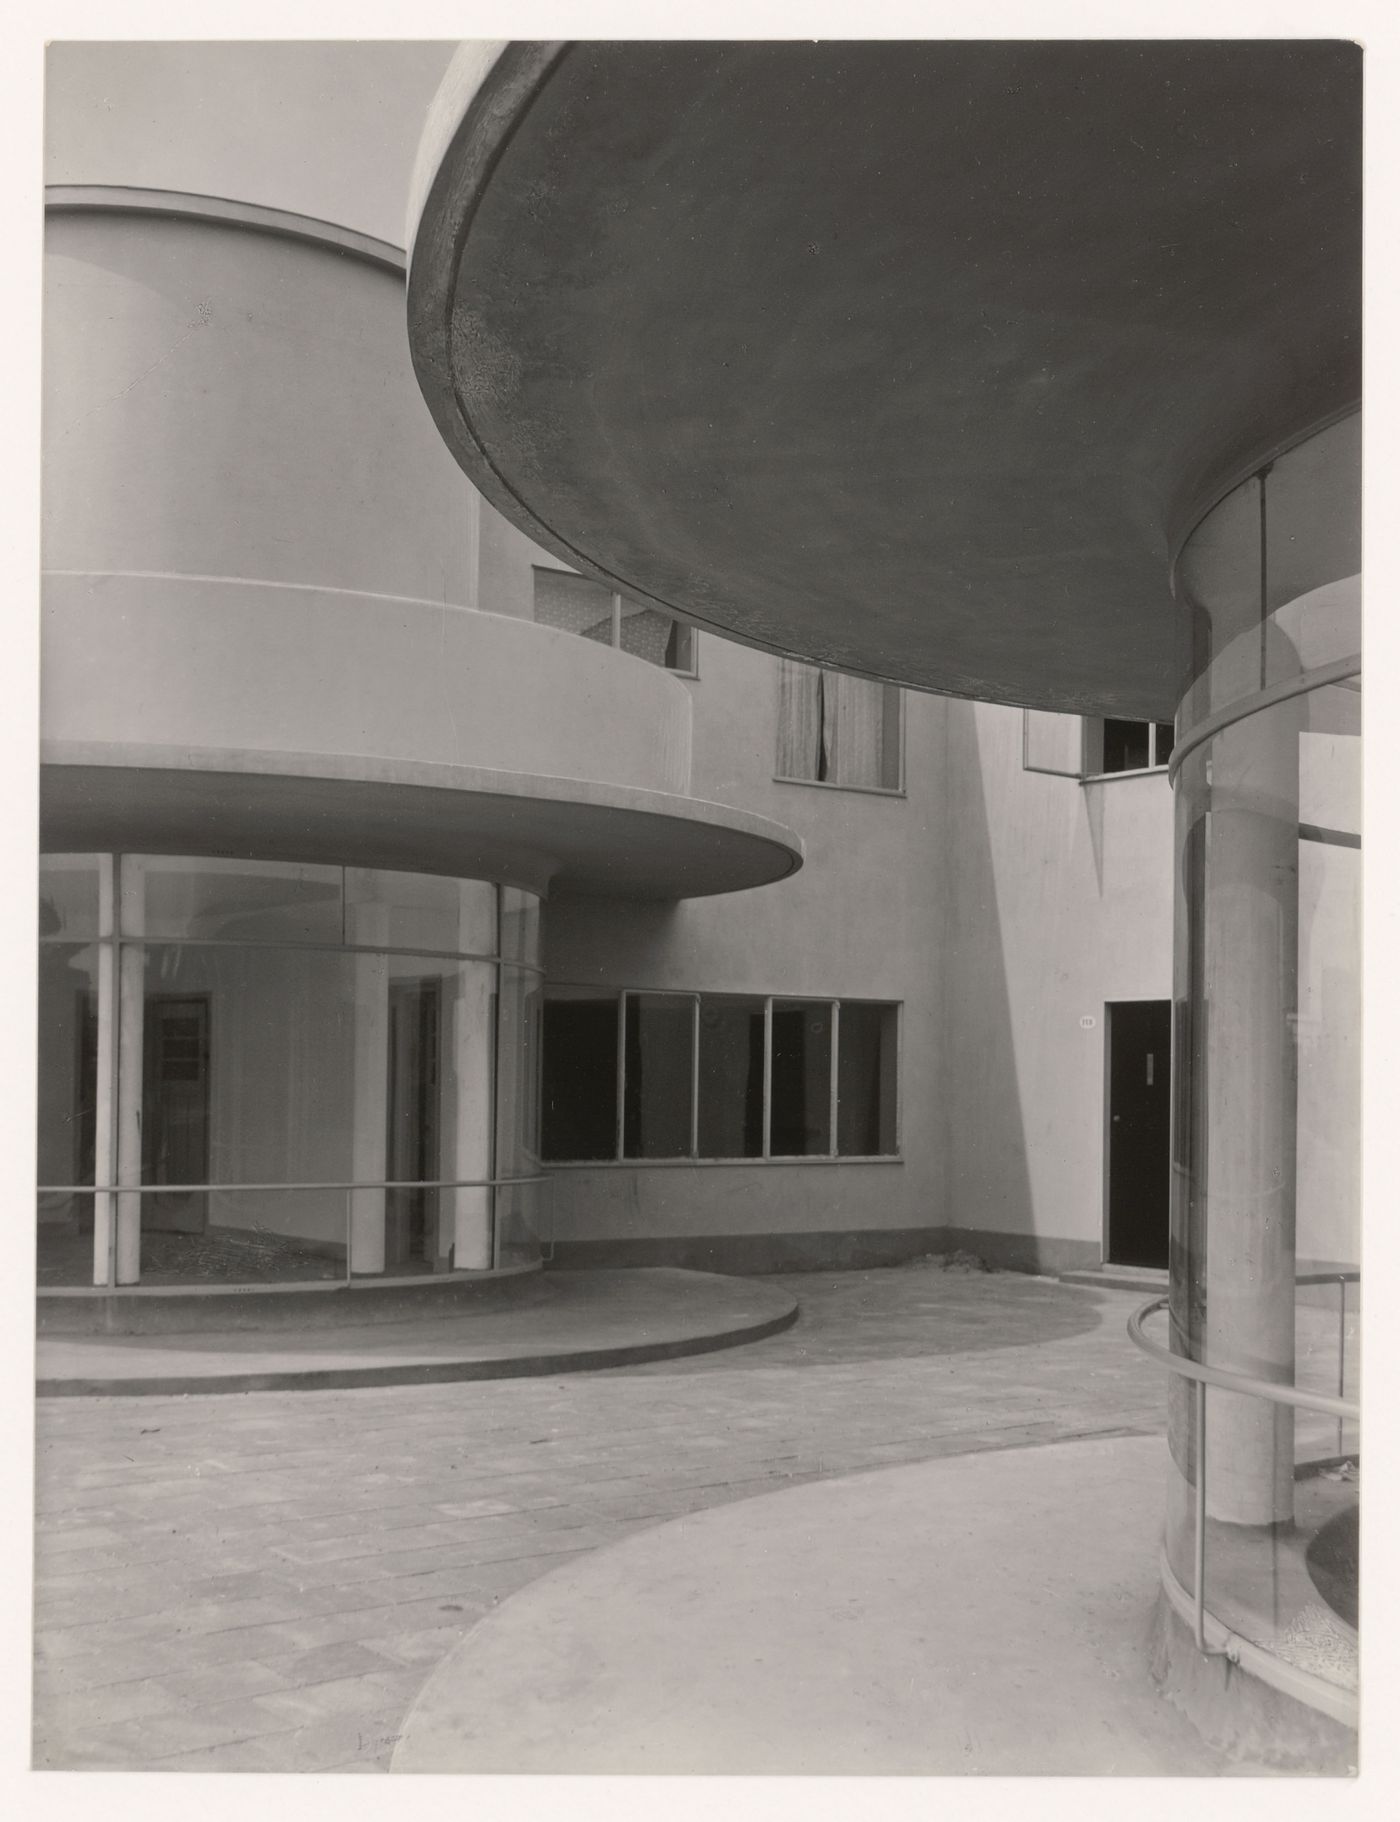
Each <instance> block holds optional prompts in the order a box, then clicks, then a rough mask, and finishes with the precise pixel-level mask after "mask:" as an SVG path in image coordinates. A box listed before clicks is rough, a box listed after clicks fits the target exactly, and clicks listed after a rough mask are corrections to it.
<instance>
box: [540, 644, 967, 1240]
mask: <svg viewBox="0 0 1400 1822" xmlns="http://www.w3.org/2000/svg"><path fill="white" fill-rule="evenodd" d="M684 687H686V688H687V689H689V690H690V691H691V692H692V700H693V702H694V710H695V717H694V734H693V748H692V753H693V757H692V789H693V790H694V791H695V793H696V794H697V795H698V796H700V797H705V798H716V799H719V800H720V801H724V802H731V803H742V804H743V805H744V806H745V807H746V808H749V809H753V810H756V811H758V812H759V813H760V814H763V815H768V816H774V817H776V818H778V819H780V820H781V821H782V822H783V823H785V824H786V825H787V826H788V827H790V828H792V829H793V830H795V831H796V832H797V833H798V834H799V835H801V836H802V838H803V841H804V842H805V843H806V847H807V863H806V866H805V867H804V869H803V870H802V872H801V873H799V874H797V875H796V876H795V877H793V878H791V879H788V880H784V881H782V882H781V883H780V884H778V885H775V886H768V887H765V888H763V889H761V890H758V891H753V892H744V893H737V894H732V895H728V896H726V897H724V898H721V899H715V900H713V901H705V900H691V901H686V902H682V903H679V904H675V905H672V906H651V907H644V906H639V905H635V904H627V903H625V902H623V901H620V900H611V901H608V900H592V901H583V900H572V901H571V900H568V899H565V898H560V897H556V898H555V899H553V900H552V901H551V903H550V905H549V908H548V914H547V919H546V965H547V967H548V970H549V977H550V979H551V980H555V981H570V982H581V983H606V984H608V985H609V986H617V987H623V986H626V987H641V988H645V987H653V988H687V989H694V990H699V991H713V992H724V991H732V992H746V993H760V994H774V995H784V994H792V995H798V996H806V995H812V996H826V995H830V996H833V997H841V996H845V997H848V998H858V999H873V1000H892V1001H898V1002H901V1003H902V1008H903V1010H902V1024H901V1048H902V1056H901V1064H900V1097H901V1103H902V1109H903V1146H902V1159H901V1161H900V1162H898V1163H879V1164H845V1163H821V1162H812V1161H807V1162H803V1163H798V1164H790V1163H764V1164H753V1163H749V1164H744V1165H735V1164H719V1165H710V1164H705V1165H697V1166H685V1165H679V1166H678V1165H666V1166H654V1167H647V1166H634V1165H622V1166H605V1167H595V1168H587V1169H583V1168H580V1169H566V1170H561V1171H558V1172H557V1173H556V1182H555V1191H554V1196H555V1224H556V1236H557V1238H558V1239H559V1240H560V1241H562V1242H566V1243H578V1242H581V1241H582V1242H600V1241H615V1240H620V1239H635V1238H638V1237H643V1236H647V1237H652V1238H654V1239H657V1240H661V1241H665V1242H668V1243H675V1242H677V1241H678V1240H680V1239H683V1238H685V1237H687V1236H716V1235H724V1236H747V1237H749V1238H751V1239H752V1238H753V1237H761V1236H767V1235H778V1236H788V1237H790V1238H791V1237H793V1236H798V1235H809V1234H825V1235H827V1236H829V1237H830V1241H831V1247H832V1249H833V1250H832V1252H831V1254H830V1256H835V1249H836V1242H837V1237H838V1236H839V1235H840V1234H841V1233H843V1232H845V1231H850V1232H852V1233H853V1234H855V1235H857V1236H859V1235H861V1234H875V1233H880V1234H884V1235H889V1234H890V1233H891V1232H892V1231H895V1232H897V1231H899V1230H907V1234H908V1238H907V1243H906V1244H905V1245H904V1250H906V1251H919V1250H923V1249H924V1247H925V1245H926V1244H929V1245H931V1244H933V1240H932V1238H931V1237H929V1235H928V1230H930V1229H934V1228H937V1227H938V1226H939V1225H940V1224H941V1223H942V1222H943V1221H944V1219H945V1218H946V1216H945V1210H944V1207H943V1199H942V1186H943V1163H942V1146H943V1142H944V1141H943V1135H942V1132H941V1130H940V1121H939V1118H938V1112H937V1110H938V1109H939V1107H940V1106H941V1104H942V1100H943V1097H944V1092H945V1090H944V1082H943V1068H944V1060H945V1055H946V1047H945V1046H944V1045H943V1043H942V1042H941V1040H940V1034H939V1023H940V995H941V983H940V971H939V967H938V960H937V958H938V954H939V949H940V945H941V933H942V920H943V915H944V902H945V895H946V891H947V874H948V869H947V861H946V858H945V849H944V843H943V840H942V832H941V816H942V803H943V793H942V789H941V786H940V773H941V769H942V743H943V722H944V716H945V712H946V708H945V704H943V703H942V702H941V701H939V700H938V699H936V698H933V697H924V696H912V695H910V696H906V698H905V769H906V779H907V784H908V795H907V796H900V797H896V796H884V795H880V794H876V793H873V792H860V791H845V790H837V789H832V788H828V787H824V786H820V785H801V784H787V783H780V782H778V781H777V780H775V778H774V777H773V772H774V764H775V759H776V752H777V664H776V661H775V660H773V659H772V658H769V657H767V656H765V655H763V654H760V653H757V652H753V651H750V650H748V649H746V648H744V647H742V646H737V645H731V644H727V643H724V642H722V641H720V640H718V639H715V638H712V637H709V636H706V635H704V634H701V636H700V640H699V675H698V677H697V678H696V679H695V680H693V681H687V682H686V683H685V685H684ZM774 1256H775V1257H776V1258H779V1259H781V1258H783V1257H789V1256H795V1255H789V1254H783V1253H781V1252H779V1253H777V1254H776V1255H774ZM723 1257H725V1258H729V1259H731V1260H732V1261H733V1262H735V1263H745V1262H748V1261H749V1260H752V1261H753V1262H755V1263H762V1262H763V1259H764V1257H765V1255H763V1254H762V1253H761V1252H757V1251H753V1250H749V1251H747V1252H745V1251H744V1250H742V1249H736V1250H733V1251H731V1252H729V1253H726V1254H724V1255H723Z"/></svg>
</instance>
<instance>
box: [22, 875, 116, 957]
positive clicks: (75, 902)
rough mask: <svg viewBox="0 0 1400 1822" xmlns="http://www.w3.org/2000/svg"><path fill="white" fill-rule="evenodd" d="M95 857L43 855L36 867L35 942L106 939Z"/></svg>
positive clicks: (107, 930)
mask: <svg viewBox="0 0 1400 1822" xmlns="http://www.w3.org/2000/svg"><path fill="white" fill-rule="evenodd" d="M105 861H106V857H105V856H103V855H99V854H46V855H44V857H43V859H42V860H41V861H40V863H39V938H40V940H41V941H45V940H47V939H48V938H50V937H69V938H73V937H78V938H82V937H87V936H110V935H111V933H112V932H111V927H110V917H111V913H110V909H109V910H108V912H107V917H106V919H105V920H104V919H103V916H102V892H101V875H102V868H103V865H104V863H105Z"/></svg>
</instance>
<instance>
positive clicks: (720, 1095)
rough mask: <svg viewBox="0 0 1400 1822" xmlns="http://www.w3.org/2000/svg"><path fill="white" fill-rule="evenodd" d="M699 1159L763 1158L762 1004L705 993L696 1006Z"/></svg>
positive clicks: (728, 995) (757, 1001) (730, 996)
mask: <svg viewBox="0 0 1400 1822" xmlns="http://www.w3.org/2000/svg"><path fill="white" fill-rule="evenodd" d="M698 1149H699V1155H700V1156H701V1157H702V1158H761V1157H762V1156H763V1001H762V1000H761V999H755V998H752V997H741V996H739V995H730V994H720V993H707V994H705V995H704V997H703V998H702V999H701V1001H700V1118H699V1146H698Z"/></svg>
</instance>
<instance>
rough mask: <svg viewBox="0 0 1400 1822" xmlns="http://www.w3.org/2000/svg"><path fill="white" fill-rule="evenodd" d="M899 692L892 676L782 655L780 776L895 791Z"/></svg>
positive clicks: (803, 781) (897, 784)
mask: <svg viewBox="0 0 1400 1822" xmlns="http://www.w3.org/2000/svg"><path fill="white" fill-rule="evenodd" d="M900 699H901V698H900V691H899V688H898V687H897V685H895V684H892V683H873V682H871V681H870V679H869V678H867V677H848V676H846V674H845V673H844V672H842V671H824V670H818V669H817V668H816V667H815V666H814V665H810V664H796V663H794V662H793V661H792V660H791V659H788V658H783V659H781V660H780V661H779V665H778V761H777V776H778V777H779V778H781V779H785V780H788V781H791V782H797V783H801V784H828V785H837V786H841V787H844V788H845V789H847V790H865V791H898V790H899V789H900V788H901V783H902V780H901V777H900Z"/></svg>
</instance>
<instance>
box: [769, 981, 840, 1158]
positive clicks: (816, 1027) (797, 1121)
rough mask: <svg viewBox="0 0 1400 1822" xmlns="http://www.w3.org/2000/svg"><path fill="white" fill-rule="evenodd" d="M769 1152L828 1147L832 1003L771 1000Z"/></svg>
mask: <svg viewBox="0 0 1400 1822" xmlns="http://www.w3.org/2000/svg"><path fill="white" fill-rule="evenodd" d="M769 1122H770V1126H771V1138H770V1140H769V1147H768V1148H769V1151H770V1152H771V1154H772V1155H773V1156H774V1157H775V1158H814V1157H822V1156H824V1155H826V1154H828V1153H829V1152H830V1150H831V1007H830V1005H828V1004H823V1003H822V1002H821V1001H817V1000H774V1002H773V1078H772V1088H771V1098H770V1113H769Z"/></svg>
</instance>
